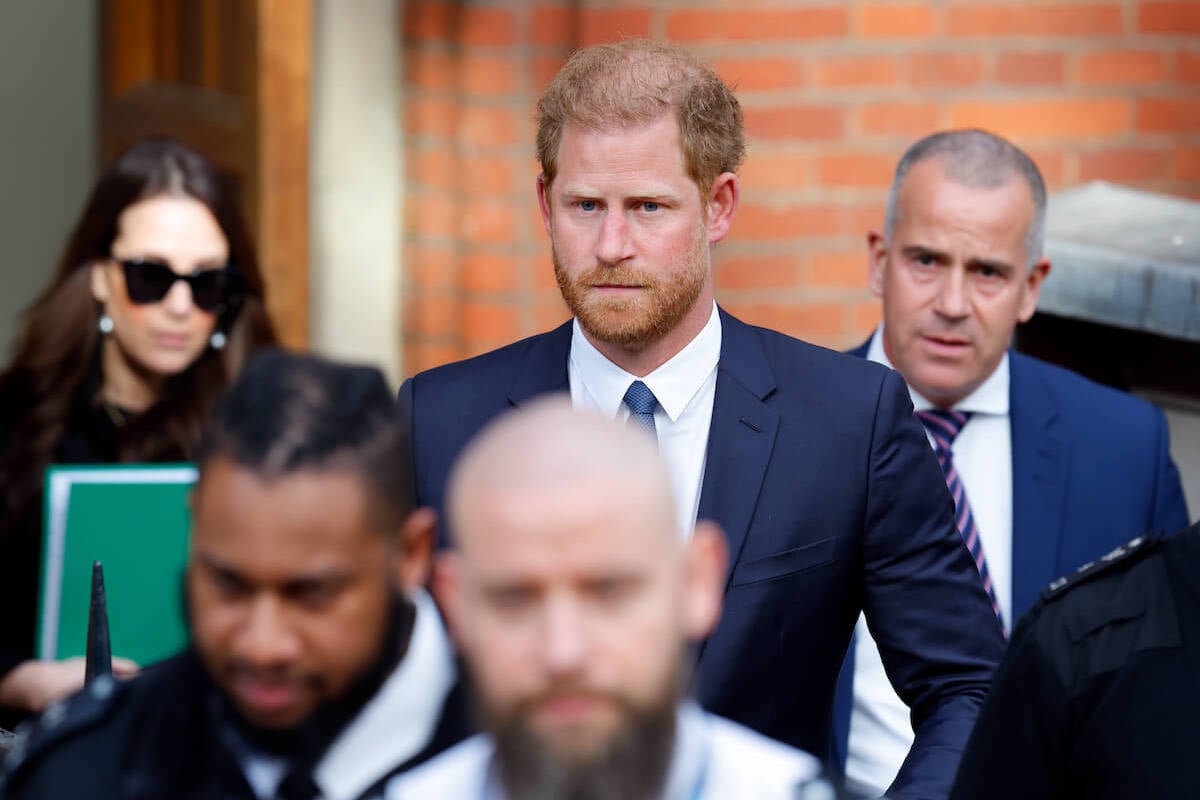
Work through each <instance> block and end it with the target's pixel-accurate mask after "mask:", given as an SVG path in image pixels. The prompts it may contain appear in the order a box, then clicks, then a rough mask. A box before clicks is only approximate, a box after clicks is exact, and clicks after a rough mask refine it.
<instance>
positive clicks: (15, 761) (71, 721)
mask: <svg viewBox="0 0 1200 800" xmlns="http://www.w3.org/2000/svg"><path fill="white" fill-rule="evenodd" d="M128 686H129V684H128V682H127V681H120V680H117V679H116V678H112V677H108V676H102V677H99V678H96V679H95V680H93V681H92V682H91V683H89V684H88V685H87V686H86V687H84V689H83V690H82V691H80V692H77V693H75V694H74V695H71V696H70V697H68V698H65V699H63V700H59V701H58V702H56V703H53V704H51V705H50V706H48V707H47V708H46V710H45V711H44V712H43V713H42V715H41V716H40V717H37V718H35V719H31V720H27V721H25V722H23V723H21V725H20V726H19V727H18V728H17V731H16V734H17V735H16V738H15V741H14V742H13V746H12V749H10V750H9V751H8V756H7V757H6V758H5V759H4V764H3V768H2V769H0V796H3V795H4V789H5V787H6V785H15V783H16V781H17V779H18V778H19V776H20V775H21V773H22V772H23V771H24V770H25V769H26V768H28V767H29V766H31V765H33V764H34V763H35V762H37V761H38V759H39V758H40V757H41V756H43V755H45V754H46V753H47V752H49V751H50V750H52V749H54V747H55V746H56V745H58V744H60V743H61V742H64V741H66V740H67V739H70V738H72V737H75V736H78V735H79V734H81V733H83V732H84V731H88V730H91V729H92V728H94V727H96V726H97V725H98V724H100V723H101V722H103V721H104V720H106V719H107V718H108V717H109V716H110V715H111V714H112V712H113V711H114V710H115V709H116V708H117V706H118V705H119V702H118V701H119V698H120V697H121V696H122V695H123V694H125V692H126V691H127V689H128Z"/></svg>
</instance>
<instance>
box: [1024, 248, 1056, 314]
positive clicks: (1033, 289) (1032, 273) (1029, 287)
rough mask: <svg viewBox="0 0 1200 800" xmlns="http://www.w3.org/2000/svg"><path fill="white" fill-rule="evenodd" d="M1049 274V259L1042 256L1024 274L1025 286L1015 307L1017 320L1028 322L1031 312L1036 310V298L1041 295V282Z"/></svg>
mask: <svg viewBox="0 0 1200 800" xmlns="http://www.w3.org/2000/svg"><path fill="white" fill-rule="evenodd" d="M1049 274H1050V259H1048V258H1046V257H1045V256H1043V257H1042V258H1039V259H1038V260H1037V263H1035V264H1034V265H1033V267H1031V268H1030V270H1029V274H1028V275H1026V276H1025V288H1024V292H1023V294H1022V296H1021V306H1020V308H1018V309H1017V320H1018V321H1019V322H1029V320H1030V318H1031V317H1032V316H1033V312H1035V311H1037V304H1038V298H1039V297H1041V296H1042V282H1043V281H1045V280H1046V276H1047V275H1049Z"/></svg>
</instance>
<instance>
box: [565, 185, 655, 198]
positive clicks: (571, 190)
mask: <svg viewBox="0 0 1200 800" xmlns="http://www.w3.org/2000/svg"><path fill="white" fill-rule="evenodd" d="M559 192H560V194H561V195H562V196H563V197H600V196H602V195H603V194H604V193H603V192H601V191H600V190H598V189H596V188H595V187H592V186H587V185H584V184H564V185H563V186H561V187H560V188H559ZM622 196H623V197H624V198H626V199H630V200H652V201H663V200H677V199H678V198H679V194H678V193H677V192H675V191H674V190H672V189H670V188H668V187H666V186H643V187H640V188H638V189H636V190H634V191H631V192H626V193H624V194H623V195H622Z"/></svg>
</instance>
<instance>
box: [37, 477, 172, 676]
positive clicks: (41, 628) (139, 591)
mask: <svg viewBox="0 0 1200 800" xmlns="http://www.w3.org/2000/svg"><path fill="white" fill-rule="evenodd" d="M195 481H196V469H195V467H194V466H193V465H191V464H155V465H120V466H59V467H50V468H49V469H48V470H47V471H46V492H45V497H46V499H45V526H44V528H43V530H44V532H45V533H44V538H43V541H42V575H41V594H40V603H39V610H38V656H39V657H40V658H50V659H54V658H68V657H70V656H81V655H83V654H84V652H85V651H86V648H87V630H88V607H89V604H90V598H91V587H92V578H91V576H92V563H93V562H94V561H99V562H100V563H101V564H103V566H104V584H105V590H106V596H107V600H108V621H109V630H110V635H111V641H112V652H113V655H114V656H120V657H122V658H130V659H133V660H134V661H136V662H137V663H139V664H141V665H143V666H144V665H146V664H150V663H153V662H155V661H159V660H161V659H163V658H165V657H167V656H170V655H172V654H173V653H176V652H178V651H179V650H181V649H182V648H183V646H184V645H185V643H186V642H187V624H186V620H185V617H184V608H183V570H184V564H185V563H186V561H187V540H188V531H189V528H190V525H191V522H190V515H189V512H188V506H187V496H188V492H189V491H190V490H191V487H192V485H193V484H194V483H195Z"/></svg>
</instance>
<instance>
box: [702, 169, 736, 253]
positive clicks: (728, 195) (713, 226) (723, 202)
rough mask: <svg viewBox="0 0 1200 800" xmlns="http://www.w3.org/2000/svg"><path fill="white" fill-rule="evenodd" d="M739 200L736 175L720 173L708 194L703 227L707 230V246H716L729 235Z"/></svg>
mask: <svg viewBox="0 0 1200 800" xmlns="http://www.w3.org/2000/svg"><path fill="white" fill-rule="evenodd" d="M740 198H741V184H739V183H738V177H737V175H734V174H733V173H732V172H722V173H721V174H720V175H718V176H717V179H716V180H715V181H713V185H712V190H711V191H710V192H709V194H708V219H707V224H706V226H705V227H706V228H707V229H708V243H709V244H716V243H717V242H719V241H721V240H722V239H724V238H725V237H726V236H727V235H729V230H730V228H732V227H733V217H734V214H736V213H737V207H738V200H739V199H740Z"/></svg>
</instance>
